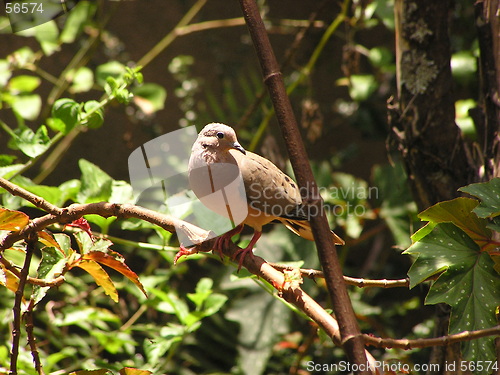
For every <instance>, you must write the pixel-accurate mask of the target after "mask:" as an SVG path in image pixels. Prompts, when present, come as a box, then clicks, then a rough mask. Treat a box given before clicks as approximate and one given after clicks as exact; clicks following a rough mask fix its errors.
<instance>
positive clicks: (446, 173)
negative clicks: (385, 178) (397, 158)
mask: <svg viewBox="0 0 500 375" xmlns="http://www.w3.org/2000/svg"><path fill="white" fill-rule="evenodd" d="M451 11H452V1H451V0H439V1H435V0H410V1H408V0H396V2H395V21H396V64H397V65H396V67H397V84H398V95H397V99H396V100H395V101H394V102H393V103H390V104H389V106H390V108H389V124H390V126H391V130H392V137H391V138H392V142H393V145H395V146H396V148H397V150H398V151H399V153H400V154H401V156H402V159H403V162H404V163H405V167H406V171H407V174H408V177H409V181H410V186H411V189H412V191H413V196H414V198H415V200H416V202H417V205H418V207H419V209H420V210H423V209H425V208H427V207H429V206H431V205H432V204H435V203H436V202H439V201H442V200H448V199H453V198H455V197H456V196H457V195H458V192H457V189H458V188H459V187H461V186H464V185H466V184H468V183H470V182H472V181H474V179H475V172H474V168H473V166H472V165H471V162H470V161H469V160H468V157H467V153H466V149H465V144H464V142H463V141H462V138H461V133H460V129H459V128H458V127H457V125H456V124H455V103H454V99H453V95H452V75H451V67H450V59H451V51H450V40H449V18H450V13H451Z"/></svg>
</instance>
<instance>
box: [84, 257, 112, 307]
mask: <svg viewBox="0 0 500 375" xmlns="http://www.w3.org/2000/svg"><path fill="white" fill-rule="evenodd" d="M76 266H77V267H80V268H82V269H84V270H85V271H87V272H88V273H89V274H90V275H91V276H92V277H93V278H94V280H95V282H96V284H97V285H99V286H101V287H102V288H103V289H104V292H105V293H106V294H107V295H108V296H110V297H111V299H112V300H113V301H115V302H118V292H117V291H116V288H115V284H113V280H111V278H110V277H109V275H108V274H107V273H106V271H104V270H103V268H102V267H101V266H100V265H99V264H98V263H96V262H94V261H92V260H86V259H82V260H81V261H80V262H79V263H78V264H77V265H76Z"/></svg>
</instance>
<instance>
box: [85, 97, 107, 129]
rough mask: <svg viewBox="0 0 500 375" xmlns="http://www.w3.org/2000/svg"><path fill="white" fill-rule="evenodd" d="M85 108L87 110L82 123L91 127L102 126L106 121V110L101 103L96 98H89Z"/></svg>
mask: <svg viewBox="0 0 500 375" xmlns="http://www.w3.org/2000/svg"><path fill="white" fill-rule="evenodd" d="M83 109H84V110H85V115H84V117H83V118H84V121H83V123H82V125H85V126H87V127H88V128H90V129H97V128H100V127H101V126H102V124H103V123H104V111H103V109H102V107H101V103H99V102H98V101H96V100H89V101H88V102H86V103H85V105H84V106H83Z"/></svg>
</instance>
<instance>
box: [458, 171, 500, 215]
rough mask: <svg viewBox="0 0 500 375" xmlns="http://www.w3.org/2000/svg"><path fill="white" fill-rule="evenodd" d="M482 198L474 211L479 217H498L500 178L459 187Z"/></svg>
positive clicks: (499, 208) (499, 213) (499, 210)
mask: <svg viewBox="0 0 500 375" xmlns="http://www.w3.org/2000/svg"><path fill="white" fill-rule="evenodd" d="M458 190H460V191H463V192H464V193H468V194H470V195H473V196H475V197H478V198H479V199H480V200H481V203H480V204H479V206H478V207H476V208H475V209H474V212H475V213H476V214H477V216H479V217H491V218H492V217H496V216H498V215H500V178H498V177H497V178H494V179H492V180H490V181H488V182H483V183H478V184H471V185H468V186H464V187H461V188H460V189H458Z"/></svg>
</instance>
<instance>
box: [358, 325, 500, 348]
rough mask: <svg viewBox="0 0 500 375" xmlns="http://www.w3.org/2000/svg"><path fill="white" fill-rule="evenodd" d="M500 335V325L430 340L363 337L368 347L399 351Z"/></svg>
mask: <svg viewBox="0 0 500 375" xmlns="http://www.w3.org/2000/svg"><path fill="white" fill-rule="evenodd" d="M498 335H500V325H498V326H496V327H492V328H487V329H480V330H477V331H463V332H460V333H456V334H453V335H448V336H441V337H433V338H430V339H416V340H407V339H383V338H380V337H374V336H371V335H363V337H364V339H365V343H366V344H367V345H373V346H376V347H379V348H399V349H405V350H410V349H415V348H428V347H431V346H447V345H450V344H453V343H457V342H463V341H471V340H477V339H479V338H481V337H487V336H498Z"/></svg>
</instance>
